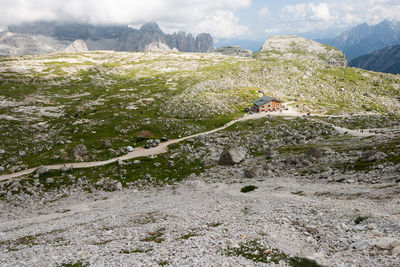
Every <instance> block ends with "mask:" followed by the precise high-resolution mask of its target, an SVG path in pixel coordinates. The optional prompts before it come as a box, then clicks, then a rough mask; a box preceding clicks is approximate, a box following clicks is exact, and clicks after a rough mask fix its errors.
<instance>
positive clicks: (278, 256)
mask: <svg viewBox="0 0 400 267" xmlns="http://www.w3.org/2000/svg"><path fill="white" fill-rule="evenodd" d="M225 254H226V255H227V256H241V257H244V258H246V259H249V260H251V261H254V262H262V263H267V264H268V263H275V264H279V263H280V262H281V261H284V262H286V263H287V264H288V265H290V266H294V267H319V266H320V265H319V264H317V263H316V262H314V261H312V260H309V259H306V258H301V257H297V256H296V257H290V256H289V255H287V254H285V253H284V252H282V251H280V250H278V249H276V248H272V249H271V248H267V247H265V246H263V245H262V244H261V243H260V242H259V240H252V241H248V242H246V243H242V244H240V247H239V248H228V249H226V250H225Z"/></svg>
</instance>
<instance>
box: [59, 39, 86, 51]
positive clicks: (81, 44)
mask: <svg viewBox="0 0 400 267" xmlns="http://www.w3.org/2000/svg"><path fill="white" fill-rule="evenodd" d="M87 51H89V50H88V48H87V46H86V43H85V41H83V40H76V41H74V42H73V43H72V44H70V45H69V46H68V47H67V48H65V49H63V50H62V52H64V53H80V52H87Z"/></svg>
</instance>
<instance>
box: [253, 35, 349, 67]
mask: <svg viewBox="0 0 400 267" xmlns="http://www.w3.org/2000/svg"><path fill="white" fill-rule="evenodd" d="M260 52H267V53H268V54H269V55H270V56H275V57H283V58H286V59H304V60H312V61H317V62H320V63H325V64H328V65H336V66H341V67H345V66H346V65H347V61H346V58H345V56H344V54H343V52H341V51H339V50H337V49H336V48H334V47H331V46H328V45H323V44H321V43H318V42H315V41H312V40H308V39H305V38H303V37H299V36H273V37H271V38H268V39H267V40H266V41H265V42H264V44H263V46H262V47H261V50H260Z"/></svg>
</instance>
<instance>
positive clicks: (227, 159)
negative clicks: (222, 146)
mask: <svg viewBox="0 0 400 267" xmlns="http://www.w3.org/2000/svg"><path fill="white" fill-rule="evenodd" d="M245 158H246V150H245V149H243V148H229V149H227V150H225V151H224V152H222V154H221V156H220V158H219V164H221V165H235V164H239V163H241V162H242V161H244V160H245Z"/></svg>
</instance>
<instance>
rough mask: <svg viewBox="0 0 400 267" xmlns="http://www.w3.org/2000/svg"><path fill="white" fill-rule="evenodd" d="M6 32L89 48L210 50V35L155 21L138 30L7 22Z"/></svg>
mask: <svg viewBox="0 0 400 267" xmlns="http://www.w3.org/2000/svg"><path fill="white" fill-rule="evenodd" d="M8 29H9V31H10V32H12V33H18V34H27V35H46V36H50V37H53V38H55V39H57V40H61V41H69V42H73V41H75V40H77V39H81V40H84V41H85V43H86V44H87V46H88V49H89V50H116V51H144V50H145V47H146V46H148V45H149V44H151V43H164V44H166V45H167V46H169V48H171V49H173V48H176V49H178V50H179V51H181V52H207V51H209V50H212V49H214V42H213V39H212V37H211V35H210V34H207V33H203V34H200V35H198V36H197V37H196V38H195V37H193V36H192V35H191V34H188V35H186V33H184V32H178V33H174V34H165V33H164V32H163V31H162V30H161V29H160V27H159V26H158V25H157V23H155V22H152V23H146V24H144V25H143V26H142V27H141V28H140V29H133V28H130V27H128V26H119V25H91V24H82V23H61V22H45V21H39V22H32V23H24V24H21V25H10V26H9V27H8Z"/></svg>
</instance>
